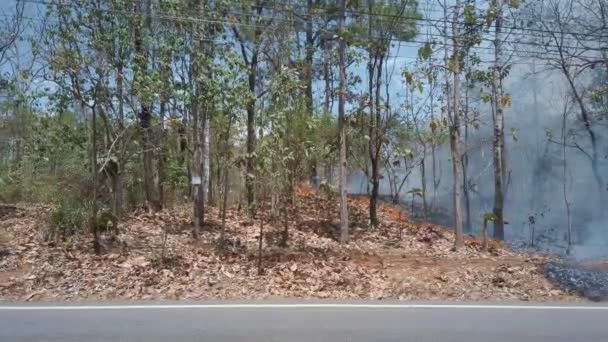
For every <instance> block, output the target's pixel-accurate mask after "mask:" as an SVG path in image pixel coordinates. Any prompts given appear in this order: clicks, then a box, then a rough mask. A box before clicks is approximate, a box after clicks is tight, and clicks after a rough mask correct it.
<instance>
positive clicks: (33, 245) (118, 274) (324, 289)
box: [0, 187, 583, 301]
mask: <svg viewBox="0 0 608 342" xmlns="http://www.w3.org/2000/svg"><path fill="white" fill-rule="evenodd" d="M266 209H268V208H265V209H264V210H260V214H259V215H258V219H257V220H255V221H254V222H249V221H247V220H246V219H245V215H244V213H240V212H238V211H237V210H233V209H231V210H229V211H228V213H227V221H226V240H225V243H224V245H223V246H222V248H219V245H218V238H219V232H220V227H221V222H220V221H219V220H218V216H219V215H218V212H217V210H216V209H214V208H212V209H211V211H210V212H209V214H208V215H207V217H208V223H207V226H206V228H205V230H204V232H203V233H202V236H201V238H200V239H199V240H198V241H193V240H192V238H191V233H190V227H191V224H192V222H191V221H190V212H191V211H190V208H188V207H183V208H182V207H178V208H174V209H171V210H165V211H162V212H160V213H155V214H151V213H147V212H143V211H139V212H134V213H131V214H130V215H128V216H127V217H125V218H124V219H123V220H122V221H121V223H120V224H119V229H120V231H121V234H120V236H119V238H118V239H111V237H110V236H109V235H107V236H106V235H104V238H103V241H102V242H103V249H104V252H103V253H102V255H99V256H96V255H94V254H92V248H91V241H90V237H89V236H88V235H86V234H85V233H86V231H85V232H83V233H82V235H77V236H74V237H69V238H67V239H65V240H62V239H60V238H56V239H54V240H52V241H49V236H50V235H51V234H49V233H48V232H49V230H51V229H52V226H50V224H49V223H48V222H49V220H48V215H49V213H50V210H51V209H50V208H49V207H45V206H26V205H18V206H17V208H16V210H14V211H13V212H12V213H10V214H8V215H6V216H5V217H3V218H2V219H0V234H2V235H3V236H4V240H5V242H4V243H3V245H4V247H2V246H0V249H2V248H4V250H5V251H6V254H5V255H4V256H0V298H2V299H3V300H99V299H101V300H103V299H106V300H107V299H181V298H195V299H204V298H218V299H219V298H226V299H239V298H255V299H261V298H275V297H281V298H286V297H287V298H289V297H297V298H335V299H348V298H350V299H383V298H393V299H442V300H534V301H542V300H560V301H579V300H583V299H582V298H581V297H580V295H579V294H577V293H576V291H573V290H571V289H568V290H566V291H564V290H560V289H559V288H557V287H555V286H554V285H553V284H552V283H551V282H549V281H548V280H547V279H546V277H545V275H544V269H543V267H544V265H545V264H546V263H547V262H548V261H551V259H550V258H548V257H543V256H535V255H531V254H522V253H515V252H513V251H510V250H508V249H506V248H503V247H502V246H500V245H499V244H498V243H492V244H491V249H490V251H488V252H482V251H481V250H480V243H479V241H476V240H474V239H472V238H469V239H467V241H466V244H465V247H464V248H462V249H461V250H459V251H457V252H454V251H452V241H453V233H452V232H451V231H450V230H448V229H445V228H443V227H441V226H436V225H432V224H427V223H413V222H410V221H409V220H408V214H407V212H404V211H402V210H401V209H398V208H396V207H392V206H389V205H381V207H380V212H379V214H380V217H381V225H380V227H379V228H378V229H376V230H370V229H368V228H367V227H366V222H367V199H366V198H363V197H352V198H351V199H350V208H349V211H350V217H351V224H352V225H351V242H350V243H349V244H346V245H341V244H339V243H338V242H337V241H336V239H335V237H336V236H337V232H338V231H337V229H338V218H337V205H336V203H332V202H329V200H327V199H325V198H324V197H323V195H321V194H317V193H315V192H312V191H310V189H308V188H306V187H301V188H300V189H298V197H297V207H295V208H293V213H294V215H291V217H292V218H290V219H289V220H288V222H287V224H288V227H289V240H288V245H287V246H284V247H282V246H281V237H282V230H283V228H284V222H283V220H282V219H279V220H278V221H277V222H276V224H272V223H271V222H272V221H273V220H271V218H270V217H269V216H268V215H267V213H269V212H270V211H269V210H266ZM262 222H263V224H264V253H263V262H262V266H263V269H262V272H261V273H258V257H257V246H258V241H259V240H258V238H259V230H260V224H261V223H262ZM165 233H166V242H164V236H165ZM163 246H164V248H163Z"/></svg>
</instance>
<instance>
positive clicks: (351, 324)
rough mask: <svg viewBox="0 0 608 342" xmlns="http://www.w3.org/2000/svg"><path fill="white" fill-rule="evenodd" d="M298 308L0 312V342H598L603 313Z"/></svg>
mask: <svg viewBox="0 0 608 342" xmlns="http://www.w3.org/2000/svg"><path fill="white" fill-rule="evenodd" d="M304 303H305V305H304V306H302V305H299V304H289V303H284V304H280V305H274V304H269V303H249V304H245V305H242V304H236V303H219V302H218V303H211V304H204V303H193V304H185V305H184V303H170V304H164V303H163V304H158V303H153V304H152V305H151V304H149V303H100V304H93V303H87V304H69V305H66V306H59V305H58V304H55V305H53V304H31V303H28V304H2V305H0V341H2V342H4V341H7V342H8V341H78V342H86V341H171V342H182V341H332V342H336V341H467V342H481V341H484V342H486V341H494V342H497V341H516V342H527V341H534V342H538V341H568V342H574V341H593V342H600V341H608V307H605V306H604V307H602V306H580V307H572V306H556V305H550V306H543V305H540V304H539V305H537V306H530V305H527V306H524V307H522V305H524V304H519V303H515V304H509V305H506V306H504V305H500V304H489V305H478V304H474V305H472V306H469V305H466V304H460V305H450V304H448V305H444V304H433V303H422V304H407V303H395V304H397V305H392V304H391V303H387V304H386V305H385V304H384V302H369V303H367V302H363V303H361V302H360V303H350V304H339V305H335V304H329V303H321V304H317V303H308V304H306V303H307V302H304ZM216 305H218V306H216Z"/></svg>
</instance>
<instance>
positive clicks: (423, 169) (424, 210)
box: [420, 146, 429, 221]
mask: <svg viewBox="0 0 608 342" xmlns="http://www.w3.org/2000/svg"><path fill="white" fill-rule="evenodd" d="M420 183H421V192H422V193H421V196H422V218H423V219H424V220H425V221H426V220H427V216H428V214H429V208H428V204H427V199H426V197H427V195H426V146H424V152H423V155H422V160H421V161H420Z"/></svg>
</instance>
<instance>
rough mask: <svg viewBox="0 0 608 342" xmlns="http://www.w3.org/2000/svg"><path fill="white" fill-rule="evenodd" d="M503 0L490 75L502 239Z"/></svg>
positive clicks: (497, 226) (497, 233)
mask: <svg viewBox="0 0 608 342" xmlns="http://www.w3.org/2000/svg"><path fill="white" fill-rule="evenodd" d="M502 7H503V1H502V0H497V2H496V11H497V12H496V19H495V35H496V37H495V39H494V70H493V75H492V109H493V110H494V115H493V118H494V139H493V149H494V152H493V160H494V210H493V212H494V216H495V217H496V218H495V220H494V238H495V239H497V240H504V238H505V231H504V218H503V210H504V209H503V208H504V186H505V184H504V181H505V176H504V175H505V173H504V165H503V162H504V158H503V144H504V137H503V135H504V122H503V120H504V117H503V108H502V104H501V102H502V99H501V93H502V90H501V89H500V84H501V82H500V79H501V78H502V60H501V57H502V13H503V10H502Z"/></svg>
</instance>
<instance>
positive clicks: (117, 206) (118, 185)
mask: <svg viewBox="0 0 608 342" xmlns="http://www.w3.org/2000/svg"><path fill="white" fill-rule="evenodd" d="M121 55H122V54H121ZM123 72H124V70H123V64H122V62H121V63H119V64H118V67H117V68H116V88H117V92H118V95H117V96H118V135H117V137H116V139H117V142H116V145H117V147H116V149H117V150H119V151H121V152H120V153H117V155H118V156H119V157H118V158H117V160H116V174H115V175H114V180H113V184H112V188H113V189H112V194H113V195H114V198H113V201H112V229H113V230H114V234H115V235H118V233H119V232H118V218H119V217H120V216H121V215H122V203H123V189H122V171H123V159H124V158H123V153H122V151H123V149H124V139H123V134H124V131H125V126H124V120H125V111H124V94H123V93H124V86H123V82H124V79H123V77H124V76H123Z"/></svg>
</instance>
